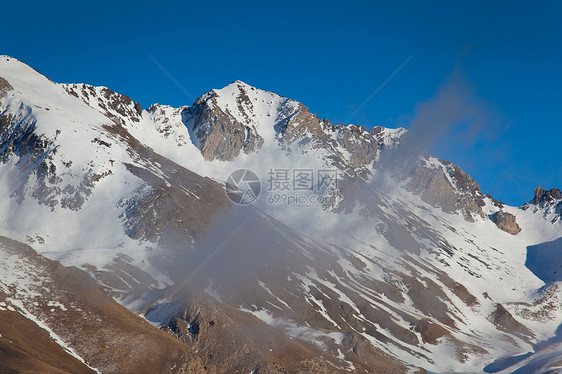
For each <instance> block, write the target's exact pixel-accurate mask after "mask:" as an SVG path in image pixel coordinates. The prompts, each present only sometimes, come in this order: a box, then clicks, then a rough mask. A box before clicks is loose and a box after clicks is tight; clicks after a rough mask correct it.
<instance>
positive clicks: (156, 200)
mask: <svg viewBox="0 0 562 374" xmlns="http://www.w3.org/2000/svg"><path fill="white" fill-rule="evenodd" d="M105 128H106V130H107V131H108V132H109V133H110V134H112V135H113V136H115V137H116V138H117V139H118V140H119V141H121V142H124V143H125V144H127V145H128V147H129V149H130V152H134V153H135V155H136V157H137V158H138V159H137V160H138V162H139V163H140V164H141V165H143V166H142V167H140V166H138V164H137V165H133V164H125V166H126V168H127V170H128V171H129V172H130V173H132V174H134V175H136V176H137V177H139V178H140V179H142V180H144V181H145V182H146V183H147V188H146V189H145V190H144V191H140V193H139V194H138V195H137V196H129V197H127V198H123V199H122V200H121V203H120V204H121V205H122V206H123V207H124V210H125V212H124V213H123V216H122V218H123V220H124V223H125V227H126V230H127V234H128V235H129V236H130V237H131V238H133V239H145V240H149V241H152V242H155V241H157V240H158V239H159V238H160V237H164V238H166V239H167V243H162V244H167V245H170V246H185V245H189V244H192V242H193V240H194V238H195V237H196V236H197V234H198V233H200V232H201V231H202V230H203V229H204V228H205V227H206V225H207V224H208V223H209V222H210V221H211V219H212V218H213V217H214V216H215V215H216V214H218V213H219V212H220V211H222V210H223V209H226V208H227V207H228V206H229V204H228V200H227V197H226V194H225V193H224V189H223V187H222V186H221V185H219V184H218V183H217V182H215V181H212V180H210V179H208V178H204V177H201V176H199V175H198V174H195V173H193V172H191V171H189V170H187V169H185V168H183V167H181V166H179V165H177V164H175V163H174V162H171V161H170V160H168V159H166V158H164V157H162V156H160V155H158V154H157V153H155V152H153V151H152V150H151V149H150V148H148V147H145V146H143V145H142V144H141V143H139V142H138V141H137V140H136V139H135V138H134V137H133V136H131V134H130V133H129V132H127V130H126V129H125V128H124V127H122V126H120V125H114V126H105ZM164 233H166V235H163V234H164Z"/></svg>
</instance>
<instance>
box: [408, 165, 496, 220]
mask: <svg viewBox="0 0 562 374" xmlns="http://www.w3.org/2000/svg"><path fill="white" fill-rule="evenodd" d="M434 161H437V162H434V163H431V164H429V163H426V162H419V163H418V164H417V165H416V166H415V167H414V168H413V169H412V170H411V172H410V174H409V176H408V177H407V184H406V189H407V190H409V191H410V192H413V193H415V194H416V195H419V196H420V197H421V199H422V200H423V201H425V202H426V203H428V204H431V205H433V206H435V207H439V208H441V209H442V210H443V211H444V212H447V213H455V212H460V213H462V214H463V215H464V217H465V218H466V219H467V220H468V221H473V220H474V217H475V216H480V217H485V215H484V212H483V211H482V207H483V206H484V199H483V195H482V192H481V191H480V186H478V183H477V182H476V181H475V180H474V179H472V178H471V177H470V175H468V174H467V173H465V172H464V171H463V170H462V169H461V168H460V167H458V166H457V165H455V164H453V163H451V162H449V161H445V160H437V159H434Z"/></svg>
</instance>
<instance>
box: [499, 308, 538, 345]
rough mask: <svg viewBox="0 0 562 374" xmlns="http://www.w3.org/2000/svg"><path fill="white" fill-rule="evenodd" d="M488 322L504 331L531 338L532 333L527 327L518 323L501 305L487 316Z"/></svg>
mask: <svg viewBox="0 0 562 374" xmlns="http://www.w3.org/2000/svg"><path fill="white" fill-rule="evenodd" d="M489 319H490V321H491V322H492V323H493V324H494V325H496V326H498V327H499V328H500V329H502V330H504V331H508V332H510V333H515V334H519V335H522V336H525V337H527V338H529V337H532V336H533V333H532V332H531V331H529V329H528V328H527V327H525V326H524V325H522V324H521V323H520V322H518V321H517V320H516V319H515V318H514V317H513V315H511V313H509V311H508V310H507V309H505V307H504V306H503V305H501V304H497V305H496V309H495V310H494V311H493V312H492V314H490V316H489Z"/></svg>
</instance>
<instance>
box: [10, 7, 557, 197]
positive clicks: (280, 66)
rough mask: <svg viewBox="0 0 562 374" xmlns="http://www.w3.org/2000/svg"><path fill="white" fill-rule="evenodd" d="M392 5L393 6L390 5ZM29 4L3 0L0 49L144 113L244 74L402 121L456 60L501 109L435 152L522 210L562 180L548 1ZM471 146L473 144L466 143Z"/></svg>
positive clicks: (317, 108) (291, 93) (339, 108)
mask: <svg viewBox="0 0 562 374" xmlns="http://www.w3.org/2000/svg"><path fill="white" fill-rule="evenodd" d="M385 3H386V4H385ZM385 3H383V2H379V3H375V2H370V1H366V2H346V3H344V2H343V1H338V2H336V1H300V2H292V1H284V2H274V3H273V2H272V3H268V2H262V1H255V2H248V1H236V2H223V1H213V2H206V1H197V2H185V1H183V2H179V1H178V2H167V1H151V2H144V1H138V2H118V1H112V2H105V1H98V2H75V1H72V2H70V1H69V2H59V1H56V0H55V1H50V2H27V3H26V4H17V3H16V2H14V1H10V2H5V3H3V4H2V6H1V9H0V12H1V14H2V16H1V19H2V22H1V24H2V38H1V39H0V53H1V54H8V55H11V56H13V57H16V58H18V59H20V60H22V61H24V62H26V63H28V64H30V65H31V66H33V67H34V68H36V69H37V70H39V71H40V72H42V73H43V74H45V75H47V76H48V77H50V78H51V79H53V80H54V81H57V82H84V83H90V84H94V85H105V86H109V87H110V88H112V89H114V90H115V91H117V92H121V93H124V94H127V95H129V96H131V97H132V98H133V99H134V100H136V101H139V102H140V103H141V104H142V105H143V107H147V106H148V105H149V104H150V103H152V102H160V103H163V104H170V105H173V106H180V105H188V104H191V102H192V100H191V99H190V98H189V97H188V95H186V94H185V93H184V92H183V91H182V90H181V89H179V88H178V86H177V85H176V84H175V83H174V82H173V81H172V80H170V79H169V78H168V77H167V76H166V75H165V74H164V73H163V72H162V70H160V68H159V67H158V66H157V65H156V64H155V63H154V62H153V60H151V58H150V57H149V54H150V55H151V56H153V57H154V58H155V59H156V60H157V61H159V63H160V64H161V65H162V66H164V67H165V69H167V70H168V71H169V72H170V73H171V74H172V75H173V76H174V77H175V79H176V80H177V81H178V82H180V84H181V85H182V86H183V87H185V89H187V91H189V92H190V93H191V94H192V95H193V96H195V97H198V96H200V95H201V94H203V93H205V92H207V91H208V90H210V89H211V88H220V87H223V86H225V85H226V84H228V83H230V82H232V81H234V80H236V79H240V80H243V81H245V82H247V83H249V84H251V85H254V86H256V87H259V88H262V89H266V90H270V91H274V92H276V93H279V94H281V95H284V96H288V97H291V98H294V99H296V100H299V101H301V102H303V103H304V104H305V105H307V106H308V107H309V108H310V109H311V110H312V111H313V112H315V113H317V114H318V115H319V116H320V117H321V118H324V117H327V118H328V119H330V120H331V121H332V122H344V121H346V120H347V119H348V118H349V116H350V115H351V114H352V113H353V112H355V111H356V109H357V108H358V107H359V106H360V105H361V103H363V102H364V101H365V99H366V98H367V97H369V95H371V93H372V92H373V91H374V90H375V89H376V88H377V87H378V86H379V85H380V84H381V83H382V82H383V81H385V79H386V78H387V77H388V76H389V75H390V74H391V73H392V72H393V71H395V69H396V68H398V67H399V66H400V64H402V63H403V61H404V60H406V59H407V58H408V56H410V55H411V54H412V53H415V56H414V57H413V58H412V59H411V60H410V61H409V62H408V64H407V65H406V66H405V67H404V68H403V69H402V70H401V71H400V72H399V73H398V74H396V76H395V77H394V78H393V79H392V80H391V81H390V82H388V84H387V85H386V86H385V87H384V88H383V89H382V90H380V92H379V93H378V94H377V95H375V96H374V97H373V99H372V100H371V101H369V102H368V104H367V105H365V106H364V107H363V108H362V109H361V110H360V111H359V112H358V113H357V115H356V116H355V117H354V118H353V119H352V120H351V122H353V123H357V124H362V125H364V126H366V127H372V126H374V125H385V126H391V127H395V126H406V127H407V126H408V123H409V121H410V120H411V119H412V118H413V116H414V114H415V112H416V108H417V107H418V106H419V105H420V103H422V102H424V101H426V100H428V99H430V98H431V97H432V96H433V95H435V93H436V91H437V89H438V87H439V85H440V84H441V83H442V81H443V79H445V78H446V77H448V76H449V75H450V74H451V72H452V70H453V68H454V66H455V64H456V63H457V62H459V61H461V63H462V66H463V69H464V71H465V75H466V77H467V79H468V80H469V81H470V82H471V84H472V86H473V87H474V89H475V90H476V93H477V95H478V96H479V97H480V98H481V99H482V100H485V102H486V103H487V105H488V106H489V107H490V108H491V111H492V112H493V113H494V116H495V117H496V119H497V120H496V121H494V123H493V124H489V125H488V124H487V125H486V126H484V127H483V128H482V131H481V132H480V133H478V134H476V135H475V136H474V137H472V138H471V139H470V141H469V142H468V143H466V142H465V141H458V140H455V139H454V138H452V137H445V138H444V139H448V140H449V141H450V144H449V146H445V147H443V145H442V144H441V145H438V146H436V147H435V148H434V149H433V151H434V153H436V154H437V155H438V156H440V157H443V158H446V159H449V160H451V161H453V162H455V163H457V164H458V165H460V166H461V167H462V168H463V169H465V170H466V171H467V172H468V173H469V174H471V175H472V176H473V177H474V178H475V179H476V180H477V181H478V182H479V183H480V186H481V188H482V190H483V192H485V193H486V192H489V193H491V194H492V195H493V196H494V197H496V198H497V199H499V200H502V201H505V202H507V203H510V204H514V205H519V204H522V203H523V202H525V201H528V200H530V199H531V197H532V193H533V188H534V187H535V186H536V185H541V186H542V187H544V188H550V187H559V188H561V187H562V166H561V165H562V164H561V162H560V149H561V147H560V143H561V138H562V126H561V121H562V120H561V119H562V90H561V88H562V73H561V70H560V69H561V68H562V26H561V21H560V17H561V14H562V6H561V5H559V4H561V3H556V2H554V1H550V2H547V1H528V2H527V1H462V0H450V1H392V2H390V1H388V2H385ZM465 143H466V144H465Z"/></svg>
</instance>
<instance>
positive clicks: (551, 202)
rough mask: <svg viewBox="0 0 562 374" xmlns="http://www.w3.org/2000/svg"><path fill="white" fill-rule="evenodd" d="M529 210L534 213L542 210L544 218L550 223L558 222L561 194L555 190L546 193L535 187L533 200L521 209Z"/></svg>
mask: <svg viewBox="0 0 562 374" xmlns="http://www.w3.org/2000/svg"><path fill="white" fill-rule="evenodd" d="M529 208H532V209H533V211H534V212H537V211H539V210H542V211H543V216H544V218H545V219H548V220H550V221H551V222H557V221H560V218H561V217H562V192H561V191H560V190H559V189H557V188H552V189H550V190H548V191H546V190H543V189H542V188H540V187H538V186H537V187H536V188H535V196H534V197H533V200H531V201H530V202H528V203H527V204H525V205H524V206H523V209H529Z"/></svg>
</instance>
